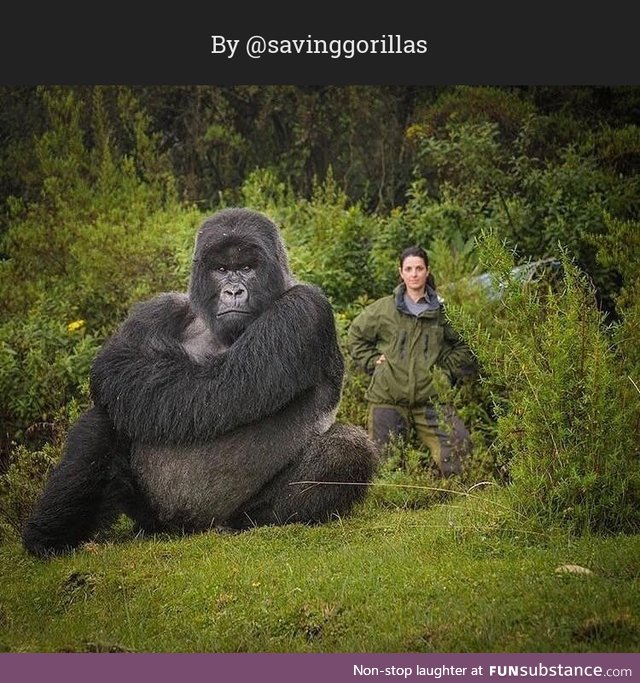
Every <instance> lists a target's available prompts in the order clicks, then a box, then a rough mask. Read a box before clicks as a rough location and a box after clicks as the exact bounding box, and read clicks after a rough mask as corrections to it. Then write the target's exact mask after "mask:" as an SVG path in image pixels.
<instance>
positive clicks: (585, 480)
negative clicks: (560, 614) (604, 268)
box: [452, 234, 640, 532]
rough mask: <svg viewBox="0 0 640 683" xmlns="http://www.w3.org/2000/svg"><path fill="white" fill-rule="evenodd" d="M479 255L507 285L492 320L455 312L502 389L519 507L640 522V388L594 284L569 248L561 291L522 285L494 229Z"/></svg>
mask: <svg viewBox="0 0 640 683" xmlns="http://www.w3.org/2000/svg"><path fill="white" fill-rule="evenodd" d="M480 255H481V260H482V261H483V262H484V263H485V264H486V267H487V268H488V269H491V270H492V271H493V272H494V289H497V290H499V291H500V292H501V298H500V301H499V303H497V304H495V303H494V304H492V305H493V306H495V309H494V310H495V315H494V319H493V324H492V325H486V324H482V323H480V324H478V315H477V312H476V310H474V308H473V307H471V306H467V305H466V304H465V303H464V301H462V302H461V303H460V304H459V305H458V306H457V307H455V308H454V310H453V311H452V314H453V317H454V319H455V320H456V323H457V324H458V325H459V326H460V327H461V328H462V329H463V330H464V334H465V336H466V337H467V339H468V340H469V341H470V343H471V345H472V346H473V348H474V350H475V352H476V353H477V355H478V357H479V359H480V361H481V363H482V366H483V369H484V374H485V379H486V381H488V382H490V383H491V384H492V385H493V386H494V388H495V393H494V396H495V398H496V412H497V435H498V442H497V447H498V448H500V449H501V450H502V451H503V452H504V453H505V454H506V455H507V458H508V460H509V468H510V476H511V493H512V494H513V502H514V505H515V507H516V508H517V509H518V510H519V512H520V513H521V514H522V515H524V516H525V517H530V518H533V519H535V520H538V521H539V522H540V523H541V524H544V525H555V524H566V525H568V526H569V527H571V528H572V529H574V530H575V531H580V532H581V531H586V530H592V531H600V532H602V531H611V532H613V531H623V530H624V531H630V530H638V529H639V528H640V458H639V455H640V451H639V446H638V440H637V436H638V433H637V425H636V424H635V420H636V417H637V410H636V406H637V398H638V397H637V396H635V397H634V396H633V395H632V390H633V387H632V386H631V385H630V383H629V382H628V381H627V378H626V377H625V373H626V369H625V367H624V365H623V363H621V359H620V357H619V355H618V354H616V351H615V349H612V344H611V339H610V336H609V334H608V331H607V329H606V328H605V327H604V321H603V317H602V314H601V313H600V312H599V310H598V307H597V306H596V302H595V297H594V292H593V287H592V285H591V284H590V282H589V281H588V280H587V278H586V277H585V276H584V275H583V274H582V273H581V272H580V271H579V270H578V269H577V268H576V267H575V266H574V265H573V264H572V263H571V261H570V260H569V259H568V258H567V257H566V256H564V257H563V265H564V273H565V277H564V286H563V288H562V289H561V290H559V291H554V290H553V289H552V288H547V289H545V290H541V289H540V288H538V287H536V288H535V289H531V288H529V287H526V286H523V284H522V283H521V282H520V281H519V280H518V279H517V278H514V277H513V275H512V273H511V268H512V267H513V258H512V255H511V254H510V252H509V251H508V250H507V249H506V248H505V246H504V244H503V243H501V242H500V241H499V240H498V238H497V237H496V236H495V235H493V234H485V235H483V238H482V239H481V240H480Z"/></svg>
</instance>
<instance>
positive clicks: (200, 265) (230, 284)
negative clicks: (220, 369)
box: [189, 209, 291, 345]
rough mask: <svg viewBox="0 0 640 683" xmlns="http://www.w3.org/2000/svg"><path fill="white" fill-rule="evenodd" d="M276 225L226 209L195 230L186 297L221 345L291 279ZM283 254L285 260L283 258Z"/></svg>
mask: <svg viewBox="0 0 640 683" xmlns="http://www.w3.org/2000/svg"><path fill="white" fill-rule="evenodd" d="M283 255H284V249H283V247H282V243H281V241H280V236H279V233H278V231H277V228H276V227H275V225H273V224H272V223H271V222H270V221H268V220H267V219H266V218H264V216H261V215H260V214H254V213H253V212H249V211H246V210H238V209H227V210H225V211H221V212H219V213H218V214H216V215H215V216H214V217H213V219H209V220H208V221H205V223H204V225H203V226H202V228H201V229H200V231H199V232H198V237H197V239H196V248H195V253H194V260H193V269H192V273H191V286H190V291H189V294H190V297H191V300H192V303H193V305H194V307H195V308H196V310H197V311H198V313H199V314H200V315H201V316H202V317H203V318H204V320H205V321H206V323H207V325H208V326H209V327H210V328H211V330H212V331H214V333H215V334H216V336H217V337H218V339H220V341H222V342H223V343H225V344H227V345H228V344H232V343H233V342H234V341H235V340H236V339H237V338H238V337H239V336H240V335H241V334H242V332H244V330H245V329H246V328H247V326H248V325H250V324H251V322H253V321H254V320H255V319H256V318H257V317H258V316H259V315H260V314H261V313H262V312H263V311H264V310H265V309H266V308H268V307H269V306H270V305H271V303H272V302H273V301H274V300H275V299H276V298H277V297H278V296H280V295H281V294H282V293H283V292H284V290H285V289H286V286H287V283H288V282H289V281H290V279H291V275H290V273H289V270H288V267H287V264H286V258H285V257H284V256H283ZM283 259H284V260H283Z"/></svg>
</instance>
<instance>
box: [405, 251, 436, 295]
mask: <svg viewBox="0 0 640 683" xmlns="http://www.w3.org/2000/svg"><path fill="white" fill-rule="evenodd" d="M409 256H417V257H418V258H421V259H422V260H423V261H424V265H425V266H426V267H427V268H428V267H429V257H428V256H427V252H426V251H425V250H424V249H423V248H422V247H420V246H418V245H417V244H414V245H413V246H412V247H407V248H406V249H405V250H404V251H403V252H402V253H401V254H400V268H402V264H403V263H404V260H405V259H406V258H408V257H409ZM427 285H428V286H429V287H431V288H433V289H435V288H436V279H435V278H434V277H433V273H432V272H431V271H429V275H428V276H427Z"/></svg>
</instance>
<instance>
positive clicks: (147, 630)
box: [0, 493, 640, 652]
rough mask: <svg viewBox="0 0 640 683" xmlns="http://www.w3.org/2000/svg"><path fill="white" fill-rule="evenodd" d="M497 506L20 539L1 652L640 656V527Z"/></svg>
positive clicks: (466, 503) (10, 573)
mask: <svg viewBox="0 0 640 683" xmlns="http://www.w3.org/2000/svg"><path fill="white" fill-rule="evenodd" d="M458 501H459V502H458ZM497 504H498V503H497V502H496V496H495V495H493V494H489V493H485V494H483V495H482V496H478V497H477V498H475V497H474V498H459V499H456V501H455V504H454V503H448V504H444V505H435V506H433V507H430V508H428V509H406V508H398V507H395V508H389V507H385V506H384V505H381V504H380V502H379V501H377V500H371V499H370V500H369V501H368V502H367V503H366V504H365V505H363V506H362V507H361V508H360V509H359V510H358V511H357V513H356V514H355V515H353V516H352V517H350V518H348V519H344V520H336V521H335V522H332V523H331V524H328V525H325V526H321V527H316V528H308V527H303V526H290V527H273V528H261V529H255V530H252V531H249V532H246V533H243V534H239V535H218V534H215V533H211V534H201V535H197V536H192V537H184V538H182V537H180V538H170V537H164V538H134V537H132V535H131V533H130V531H129V528H128V526H127V525H123V524H121V525H120V528H119V530H116V531H114V532H113V533H112V534H111V537H110V539H108V540H106V541H105V542H101V543H92V544H88V545H86V546H84V547H83V548H82V549H81V550H79V551H77V552H75V553H74V554H72V555H69V556H66V557H62V558H56V559H53V560H51V561H48V562H43V561H39V560H35V559H33V558H31V557H29V556H27V555H26V554H25V553H24V551H23V550H22V549H21V547H20V546H19V545H18V544H17V543H6V544H4V545H3V546H2V547H0V571H1V573H2V584H3V585H2V593H1V595H0V651H3V652H13V651H21V652H60V651H61V652H78V651H90V652H112V651H137V652H634V651H637V650H638V648H639V646H640V581H639V580H638V579H639V578H640V562H639V561H638V558H639V557H640V536H615V537H595V536H584V537H580V538H571V537H568V536H566V535H562V534H558V533H555V534H554V533H545V534H534V533H527V532H524V531H518V530H513V529H512V530H505V529H504V528H500V527H499V526H498V525H496V524H494V523H493V522H494V521H495V518H496V515H495V510H497V509H498V508H497V507H496V505H497ZM567 564H571V565H580V566H583V567H586V568H588V569H590V570H591V571H592V572H593V573H592V574H590V575H586V574H572V573H565V574H559V573H556V571H555V570H556V568H557V567H559V566H561V565H567Z"/></svg>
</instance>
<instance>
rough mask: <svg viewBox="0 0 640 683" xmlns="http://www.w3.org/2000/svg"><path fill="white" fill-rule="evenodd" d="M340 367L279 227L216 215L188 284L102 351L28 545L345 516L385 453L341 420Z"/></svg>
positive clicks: (136, 311)
mask: <svg viewBox="0 0 640 683" xmlns="http://www.w3.org/2000/svg"><path fill="white" fill-rule="evenodd" d="M343 372H344V365H343V359H342V355H341V353H340V350H339V347H338V343H337V339H336V331H335V323H334V318H333V313H332V310H331V308H330V306H329V303H328V301H327V300H326V298H325V297H324V295H323V294H322V293H321V292H320V290H318V289H317V288H315V287H313V286H310V285H307V284H300V283H296V282H295V281H294V279H293V277H292V275H291V273H290V271H289V266H288V262H287V257H286V252H285V249H284V245H283V243H282V241H281V238H280V235H279V231H278V229H277V228H276V226H275V225H274V224H273V223H272V222H271V221H269V220H268V219H267V218H266V217H264V216H263V215H261V214H259V213H256V212H253V211H249V210H246V209H225V210H222V211H220V212H218V213H217V214H215V215H214V216H213V217H211V218H209V219H208V220H206V221H205V222H204V223H203V225H202V227H201V228H200V230H199V232H198V234H197V238H196V244H195V250H194V255H193V266H192V271H191V280H190V285H189V291H188V293H187V294H182V293H180V294H179V293H166V294H161V295H159V296H157V297H156V298H154V299H151V300H150V301H146V302H143V303H139V304H137V305H136V306H134V308H133V309H132V312H131V314H130V315H129V317H128V318H127V320H126V321H125V322H124V323H123V324H122V326H121V327H120V328H119V330H118V331H117V332H116V333H115V334H114V336H113V337H112V338H111V339H110V340H108V341H107V342H106V343H105V345H104V346H103V348H102V349H101V351H100V352H99V353H98V355H97V357H96V359H95V361H94V363H93V366H92V370H91V393H92V398H93V403H94V405H93V407H91V408H90V409H89V410H88V411H87V412H85V413H84V414H83V415H82V416H81V417H80V418H79V419H78V421H77V422H76V424H75V425H74V426H73V428H72V429H71V431H70V432H69V435H68V438H67V442H66V445H65V451H64V455H63V459H62V461H61V462H60V464H59V465H58V466H57V467H56V468H55V469H54V471H53V472H52V473H51V476H50V477H49V479H48V481H47V485H46V487H45V490H44V492H43V494H42V496H41V498H40V500H39V502H38V504H37V505H36V507H35V510H34V512H33V514H32V516H31V518H30V519H29V520H28V522H27V524H26V526H25V528H24V533H23V541H24V545H25V547H26V549H27V550H28V551H29V552H31V553H33V554H35V555H38V556H46V555H50V554H54V553H59V552H64V551H66V550H69V549H71V548H73V547H75V546H77V545H78V544H80V543H82V542H83V541H85V540H87V539H88V538H90V537H91V536H92V535H93V534H94V533H95V532H97V531H99V530H100V529H104V528H105V527H107V526H108V525H109V524H111V523H112V522H113V521H114V519H115V518H116V517H117V516H118V515H119V514H121V513H125V514H127V515H129V517H131V518H132V519H133V520H134V522H135V523H136V525H137V526H138V527H139V528H140V529H142V530H145V531H150V532H156V531H183V532H193V531H204V530H207V529H215V528H218V529H223V528H233V529H246V528H249V527H252V526H256V525H265V524H286V523H291V522H302V523H320V522H323V521H327V520H329V519H330V518H331V517H332V516H333V515H342V514H345V513H347V512H348V511H349V510H350V509H351V508H352V506H353V505H354V503H355V502H357V501H358V500H360V499H361V498H362V497H363V495H364V493H365V491H366V488H367V487H366V486H365V485H364V484H367V483H368V482H370V481H371V478H372V476H373V474H374V471H375V465H376V460H377V456H376V452H375V449H374V446H373V445H372V444H371V442H370V441H369V439H368V438H367V436H366V434H365V432H364V430H362V429H360V428H359V427H355V426H348V425H338V424H335V423H334V417H335V411H336V408H337V405H338V402H339V400H340V394H341V390H342V380H343ZM296 482H305V483H296ZM310 482H342V484H338V483H335V484H333V485H331V484H315V485H314V484H313V483H310Z"/></svg>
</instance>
